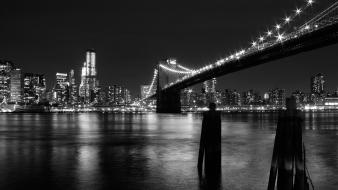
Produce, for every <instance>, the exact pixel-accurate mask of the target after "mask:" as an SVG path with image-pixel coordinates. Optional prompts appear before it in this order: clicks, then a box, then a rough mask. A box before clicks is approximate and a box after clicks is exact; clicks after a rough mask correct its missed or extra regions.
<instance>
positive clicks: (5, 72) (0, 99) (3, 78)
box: [0, 60, 14, 103]
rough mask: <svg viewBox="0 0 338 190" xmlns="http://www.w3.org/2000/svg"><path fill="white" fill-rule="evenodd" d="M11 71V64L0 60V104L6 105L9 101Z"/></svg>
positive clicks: (12, 66)
mask: <svg viewBox="0 0 338 190" xmlns="http://www.w3.org/2000/svg"><path fill="white" fill-rule="evenodd" d="M13 69H14V64H13V63H12V62H10V61H2V60H0V103H7V102H8V101H9V100H10V95H11V88H10V75H11V71H12V70H13Z"/></svg>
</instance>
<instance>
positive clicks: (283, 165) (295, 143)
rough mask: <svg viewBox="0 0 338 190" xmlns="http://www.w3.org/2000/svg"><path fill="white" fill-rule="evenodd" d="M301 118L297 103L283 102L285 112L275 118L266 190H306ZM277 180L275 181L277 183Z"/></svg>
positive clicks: (291, 99) (292, 99)
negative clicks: (284, 103) (273, 139)
mask: <svg viewBox="0 0 338 190" xmlns="http://www.w3.org/2000/svg"><path fill="white" fill-rule="evenodd" d="M302 125H303V119H302V117H301V116H300V112H299V111H297V107H296V100H295V99H294V98H287V99H286V110H285V111H284V112H282V113H281V114H280V116H279V118H278V123H277V130H276V137H275V144H274V149H273V154H272V161H271V169H270V177H269V184H268V190H274V189H275V186H276V182H277V190H308V189H309V186H308V183H307V176H306V172H305V154H303V153H304V151H305V150H304V147H303V140H302ZM276 180H277V181H276Z"/></svg>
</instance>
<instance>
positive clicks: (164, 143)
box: [0, 113, 338, 190]
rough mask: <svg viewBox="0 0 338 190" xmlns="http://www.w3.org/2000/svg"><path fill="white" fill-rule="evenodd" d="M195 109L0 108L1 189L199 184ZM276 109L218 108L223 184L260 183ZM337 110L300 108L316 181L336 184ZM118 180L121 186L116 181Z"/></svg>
mask: <svg viewBox="0 0 338 190" xmlns="http://www.w3.org/2000/svg"><path fill="white" fill-rule="evenodd" d="M201 119H202V118H201V116H200V115H198V114H183V115H167V114H152V113H150V114H98V113H81V114H2V115H0V168H1V170H0V189H1V190H2V189H32V188H33V189H34V188H35V189H37V188H39V189H164V190H165V189H201V187H200V186H199V181H198V175H197V173H196V163H197V156H198V146H199V138H200V130H201ZM276 120H277V114H224V115H223V116H222V182H221V183H222V184H221V186H222V188H224V189H266V188H267V182H268V176H269V169H270V162H271V157H272V148H273V142H274V136H275V127H276V126H275V123H276ZM337 122H338V113H306V114H305V126H306V129H307V130H306V131H305V132H304V139H305V143H306V150H307V155H308V156H307V159H308V167H309V170H310V173H311V177H312V179H313V181H314V184H315V186H316V189H336V187H337V186H338V180H337V179H336V178H337V173H338V138H337V135H338V127H337V125H336V123H337ZM122 187H123V188H122Z"/></svg>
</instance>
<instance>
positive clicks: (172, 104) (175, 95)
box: [156, 90, 181, 113]
mask: <svg viewBox="0 0 338 190" xmlns="http://www.w3.org/2000/svg"><path fill="white" fill-rule="evenodd" d="M180 96H181V93H180V90H170V91H161V90H160V91H158V92H157V98H156V112H157V113H181V97H180Z"/></svg>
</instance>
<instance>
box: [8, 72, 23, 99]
mask: <svg viewBox="0 0 338 190" xmlns="http://www.w3.org/2000/svg"><path fill="white" fill-rule="evenodd" d="M10 89H11V90H10V91H11V96H10V97H11V98H10V101H11V102H14V103H18V102H21V101H22V95H23V77H22V71H21V69H13V70H12V71H11V79H10Z"/></svg>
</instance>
